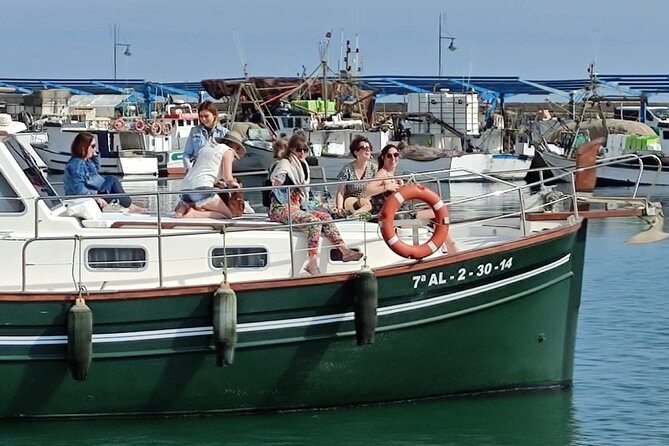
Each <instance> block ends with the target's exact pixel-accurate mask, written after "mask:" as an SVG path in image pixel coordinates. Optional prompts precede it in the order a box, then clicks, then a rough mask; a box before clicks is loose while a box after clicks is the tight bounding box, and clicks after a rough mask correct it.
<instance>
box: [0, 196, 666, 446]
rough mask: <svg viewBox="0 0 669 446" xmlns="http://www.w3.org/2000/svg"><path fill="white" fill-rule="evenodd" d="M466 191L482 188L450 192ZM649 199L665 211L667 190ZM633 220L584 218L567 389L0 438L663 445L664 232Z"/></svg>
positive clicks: (4, 433) (45, 430) (89, 426)
mask: <svg viewBox="0 0 669 446" xmlns="http://www.w3.org/2000/svg"><path fill="white" fill-rule="evenodd" d="M458 187H460V186H458ZM468 187H472V188H480V187H482V186H481V185H472V186H466V185H462V188H463V189H459V190H457V191H456V190H455V189H453V190H452V191H451V193H452V195H459V194H460V193H462V194H463V195H464V194H465V193H467V188H468ZM602 192H606V193H607V195H612V194H617V193H618V192H619V194H623V193H624V194H627V195H629V191H628V190H626V189H618V190H612V189H608V190H598V193H602ZM641 192H642V195H643V194H645V193H647V192H648V191H647V190H642V191H641ZM653 197H654V198H656V199H658V200H659V201H662V202H663V205H664V208H665V209H669V188H659V189H656V190H655V191H654V193H653ZM480 212H486V210H485V209H481V210H480ZM643 228H644V223H643V222H641V221H640V220H638V219H607V220H592V221H590V224H589V229H588V231H589V237H588V242H587V250H586V264H585V275H584V283H583V298H582V303H581V312H580V317H579V323H578V335H577V343H576V358H575V365H574V383H573V387H572V388H571V389H562V390H548V391H531V392H508V393H504V394H495V395H482V396H475V397H459V398H448V399H435V400H430V401H413V402H403V403H397V404H388V405H378V406H367V407H355V408H342V409H336V410H321V411H305V412H286V413H275V414H260V415H235V416H229V415H212V416H199V417H197V416H193V417H179V418H147V419H111V420H99V419H98V420H70V421H66V420H58V421H24V420H18V421H4V422H0V433H1V434H0V445H13V446H19V445H35V444H43V445H68V446H73V445H183V444H191V445H220V444H225V445H259V444H263V445H264V444H272V445H292V444H314V443H317V444H319V445H330V444H332V445H339V444H345V445H353V444H356V445H357V444H360V445H370V444H384V445H658V446H659V445H667V444H669V277H668V274H667V271H668V270H669V256H667V251H668V250H669V240H667V241H664V242H659V243H655V244H648V245H630V244H626V243H625V241H626V240H627V239H629V238H630V237H632V236H633V235H635V234H637V233H638V232H639V231H640V230H641V229H643ZM665 231H668V232H669V225H665ZM463 342H466V339H464V340H463ZM407 348H411V346H407ZM435 354H438V352H435ZM397 367H402V364H401V363H398V364H397ZM119 398H122V395H119Z"/></svg>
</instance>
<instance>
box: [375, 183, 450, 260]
mask: <svg viewBox="0 0 669 446" xmlns="http://www.w3.org/2000/svg"><path fill="white" fill-rule="evenodd" d="M406 200H420V201H423V202H425V203H427V204H428V205H429V206H430V208H431V209H432V211H433V212H434V216H435V221H436V224H435V228H434V232H433V233H432V237H431V238H430V240H428V241H427V242H426V243H423V244H421V245H410V244H407V243H404V242H403V241H401V240H400V238H399V237H398V236H397V232H396V230H395V213H396V212H397V210H398V209H399V208H400V206H402V203H404V202H405V201H406ZM379 223H380V224H381V235H382V236H383V240H384V241H385V242H386V244H387V245H388V247H389V248H390V249H391V250H392V251H393V252H394V253H396V254H398V255H400V256H402V257H406V258H408V259H423V258H425V257H427V256H429V255H431V254H432V253H433V252H435V251H436V250H437V249H439V248H440V247H441V245H443V244H444V242H445V241H446V238H447V237H448V225H449V223H450V220H449V218H448V207H447V206H446V205H445V204H444V202H443V201H442V200H441V198H440V197H439V195H437V193H436V192H434V191H433V190H432V189H430V188H427V187H425V186H421V185H419V184H410V185H408V186H403V187H401V188H399V189H398V190H397V192H395V193H394V194H392V195H391V196H389V197H388V198H386V202H385V203H384V204H383V208H382V209H381V212H380V213H379Z"/></svg>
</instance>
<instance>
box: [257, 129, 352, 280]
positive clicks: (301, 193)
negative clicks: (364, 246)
mask: <svg viewBox="0 0 669 446" xmlns="http://www.w3.org/2000/svg"><path fill="white" fill-rule="evenodd" d="M308 150H309V147H308V144H307V141H306V138H305V137H304V135H302V134H295V135H293V136H292V137H291V138H290V141H289V142H288V149H287V151H286V152H285V153H284V154H283V158H281V159H280V160H279V162H278V163H277V164H276V167H275V168H274V170H273V171H272V174H271V176H270V179H271V180H272V185H273V186H281V185H286V186H288V185H294V186H303V187H293V188H291V189H290V196H288V188H279V189H274V190H272V195H271V198H270V208H269V217H270V219H271V220H272V221H277V222H280V223H284V224H287V223H288V221H289V220H290V221H292V222H293V223H315V224H313V225H304V226H299V227H298V229H299V230H301V231H304V232H306V234H307V247H308V261H307V265H306V266H305V268H304V270H305V271H306V272H308V273H309V274H312V275H315V274H320V270H319V269H318V242H319V239H320V235H321V233H322V234H323V236H324V237H325V238H327V239H328V240H329V241H330V243H331V244H332V245H333V246H335V247H337V248H338V249H339V250H340V251H341V253H342V260H343V261H344V262H351V261H357V260H360V258H361V257H362V256H363V254H362V252H359V251H354V250H352V249H350V248H348V247H347V246H346V244H345V243H344V240H342V238H341V235H340V234H339V230H338V229H337V227H336V226H335V225H334V223H323V222H331V221H332V217H331V216H330V214H329V213H327V212H323V211H318V210H305V209H304V208H305V203H306V201H307V199H308V196H309V188H308V184H309V166H308V165H307V162H306V156H307V152H308Z"/></svg>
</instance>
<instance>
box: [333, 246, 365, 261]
mask: <svg viewBox="0 0 669 446" xmlns="http://www.w3.org/2000/svg"><path fill="white" fill-rule="evenodd" d="M351 249H352V250H353V251H358V252H359V251H360V250H359V249H358V248H351ZM343 260H344V254H342V253H341V251H340V250H338V249H331V250H330V261H331V262H342V261H343Z"/></svg>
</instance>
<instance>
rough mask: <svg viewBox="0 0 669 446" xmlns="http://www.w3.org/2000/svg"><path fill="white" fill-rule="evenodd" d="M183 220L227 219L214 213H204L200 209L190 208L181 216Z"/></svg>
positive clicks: (218, 213)
mask: <svg viewBox="0 0 669 446" xmlns="http://www.w3.org/2000/svg"><path fill="white" fill-rule="evenodd" d="M183 218H217V219H219V220H222V219H224V218H227V217H226V216H225V215H224V214H221V213H220V212H215V211H205V210H202V209H195V208H190V209H188V210H187V211H186V213H185V214H184V215H183Z"/></svg>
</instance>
